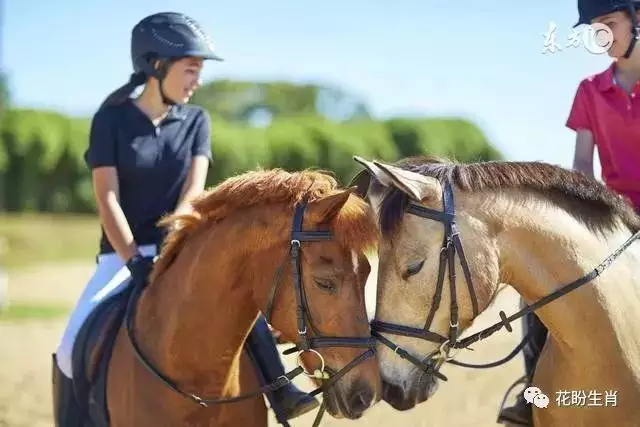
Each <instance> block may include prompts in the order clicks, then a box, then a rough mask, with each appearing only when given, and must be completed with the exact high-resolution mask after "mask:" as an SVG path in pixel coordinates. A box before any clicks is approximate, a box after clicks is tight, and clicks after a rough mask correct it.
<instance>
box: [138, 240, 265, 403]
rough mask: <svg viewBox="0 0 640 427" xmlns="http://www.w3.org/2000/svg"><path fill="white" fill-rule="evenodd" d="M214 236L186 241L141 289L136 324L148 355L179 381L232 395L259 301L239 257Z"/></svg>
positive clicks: (193, 387) (197, 390) (208, 391)
mask: <svg viewBox="0 0 640 427" xmlns="http://www.w3.org/2000/svg"><path fill="white" fill-rule="evenodd" d="M222 241H224V239H219V240H218V242H222ZM215 242H216V239H208V241H203V242H190V244H188V245H186V246H185V247H184V248H183V249H182V250H181V253H180V255H179V256H178V257H177V259H176V260H175V261H174V263H173V265H171V266H170V267H169V268H168V270H166V271H165V272H164V273H163V274H162V275H161V276H160V277H159V278H158V279H157V280H156V282H154V283H153V284H152V286H150V288H149V289H148V290H147V292H146V293H145V294H143V296H142V298H141V300H140V302H139V308H138V312H139V314H138V315H137V321H136V325H135V327H136V333H137V335H138V337H139V340H140V341H141V342H142V348H143V349H144V351H145V352H146V353H147V356H149V358H150V359H151V360H152V361H153V362H154V363H155V364H156V366H157V367H159V368H160V369H161V371H162V372H163V373H164V374H166V375H167V376H168V377H169V378H171V379H172V380H174V382H176V383H177V384H179V385H180V386H181V387H183V388H186V389H187V390H189V391H191V392H195V393H202V394H210V395H214V396H219V395H233V394H235V393H237V389H238V387H239V383H238V374H239V364H240V350H241V348H242V345H243V343H244V340H245V338H246V334H247V331H248V330H249V328H250V326H251V324H252V322H253V321H254V320H255V317H256V314H257V307H256V306H255V304H253V303H252V301H253V295H252V286H251V285H252V283H251V282H247V281H246V280H244V279H245V278H246V276H245V275H244V273H246V271H245V269H243V268H242V267H241V266H240V265H239V262H240V261H239V260H238V257H237V256H234V254H233V253H231V249H230V248H228V247H227V248H222V247H218V248H214V247H213V246H216V243H215ZM205 248H206V257H205V256H204V254H205V253H204V252H201V251H204V250H205ZM205 265H206V267H204V266H205ZM207 272H209V274H207ZM211 272H215V274H210V273H211ZM254 277H255V276H254Z"/></svg>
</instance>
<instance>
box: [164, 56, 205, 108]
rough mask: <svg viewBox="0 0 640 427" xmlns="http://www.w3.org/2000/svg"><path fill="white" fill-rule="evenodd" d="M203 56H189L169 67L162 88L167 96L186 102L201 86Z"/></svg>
mask: <svg viewBox="0 0 640 427" xmlns="http://www.w3.org/2000/svg"><path fill="white" fill-rule="evenodd" d="M202 65H203V60H202V58H194V57H187V58H182V59H180V60H178V61H175V62H174V63H173V64H171V66H170V67H169V70H168V72H167V75H166V77H165V78H164V81H163V84H162V89H163V90H164V94H165V96H166V97H168V98H169V99H171V100H172V101H174V102H177V103H180V104H185V103H187V102H189V99H191V96H193V93H194V92H195V91H196V89H198V88H199V87H200V72H201V71H202Z"/></svg>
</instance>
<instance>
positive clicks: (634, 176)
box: [567, 62, 640, 210]
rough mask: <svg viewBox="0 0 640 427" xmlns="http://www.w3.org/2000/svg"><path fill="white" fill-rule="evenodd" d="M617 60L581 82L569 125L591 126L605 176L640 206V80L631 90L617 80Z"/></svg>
mask: <svg viewBox="0 0 640 427" xmlns="http://www.w3.org/2000/svg"><path fill="white" fill-rule="evenodd" d="M614 64H615V62H614V63H613V64H612V65H611V66H610V67H609V68H607V69H606V70H605V71H603V72H601V73H599V74H596V75H595V76H591V77H589V78H586V79H584V80H583V81H582V82H580V85H579V86H578V90H577V92H576V96H575V98H574V100H573V106H572V107H571V112H570V114H569V118H568V120H567V127H569V128H570V129H573V130H578V129H588V130H590V131H591V133H592V134H593V136H594V139H595V144H596V147H597V149H598V156H599V157H600V164H601V169H602V180H603V181H604V182H605V184H606V185H607V186H608V187H609V188H611V189H613V190H615V191H617V192H618V193H620V194H622V195H624V196H626V197H628V198H629V199H630V200H631V202H632V203H633V204H634V206H635V207H636V210H638V209H640V82H637V83H636V85H635V86H634V87H633V90H632V91H631V93H630V94H627V93H626V92H625V91H624V90H623V89H622V88H620V87H619V86H617V85H616V84H615V83H614V77H613V69H614Z"/></svg>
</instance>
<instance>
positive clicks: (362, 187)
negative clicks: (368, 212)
mask: <svg viewBox="0 0 640 427" xmlns="http://www.w3.org/2000/svg"><path fill="white" fill-rule="evenodd" d="M370 183H371V175H370V174H369V171H368V170H367V169H362V170H361V171H360V172H358V173H357V174H356V175H355V176H354V177H353V179H352V180H351V182H349V187H355V193H356V194H357V195H358V196H360V197H361V198H363V199H364V198H366V197H367V192H368V191H369V184H370Z"/></svg>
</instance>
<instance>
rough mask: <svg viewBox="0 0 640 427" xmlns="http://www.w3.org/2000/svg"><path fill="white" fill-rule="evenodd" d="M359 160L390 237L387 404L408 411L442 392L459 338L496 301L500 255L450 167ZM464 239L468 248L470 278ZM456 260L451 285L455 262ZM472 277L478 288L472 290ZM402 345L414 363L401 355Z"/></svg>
mask: <svg viewBox="0 0 640 427" xmlns="http://www.w3.org/2000/svg"><path fill="white" fill-rule="evenodd" d="M356 160H357V161H358V162H359V163H361V164H363V165H364V166H365V168H366V169H367V171H368V174H365V175H360V176H359V177H358V181H359V183H358V187H359V188H360V189H361V190H360V191H362V189H364V188H366V189H367V196H368V198H369V202H370V204H371V205H372V207H373V208H374V211H375V213H376V216H377V217H378V220H379V224H380V228H381V232H382V238H381V242H380V245H379V253H378V257H379V267H378V295H377V306H376V314H375V319H374V321H373V323H372V326H373V329H374V331H376V332H377V333H379V334H380V335H379V339H380V341H381V343H380V344H379V347H378V360H379V362H380V366H381V374H382V380H383V399H384V400H385V401H386V402H388V403H389V404H391V405H392V406H393V407H394V408H396V409H400V410H406V409H410V408H412V407H413V406H415V405H416V404H418V403H420V402H423V401H425V400H427V399H428V398H429V397H430V396H431V395H432V394H433V393H434V392H435V390H436V388H437V379H436V378H437V377H438V376H441V374H439V367H440V366H441V362H442V361H443V360H444V359H445V358H446V354H447V350H448V345H449V344H450V343H451V342H450V341H451V339H452V333H453V334H455V335H454V336H453V340H454V341H455V339H457V334H459V333H461V332H462V331H463V330H464V329H465V328H467V327H468V326H469V325H470V324H471V322H472V321H473V318H474V317H475V316H476V315H477V314H478V312H479V311H482V310H483V309H484V308H485V307H486V306H487V305H488V303H489V300H490V297H491V296H492V295H494V294H495V290H496V288H497V283H498V271H499V268H498V255H497V251H496V249H495V246H494V245H493V244H492V239H491V236H490V233H491V231H490V230H489V229H488V226H487V224H486V223H485V222H483V221H482V220H480V219H478V218H477V217H476V216H475V215H474V212H475V210H474V206H473V202H472V200H471V199H470V198H468V197H465V194H461V193H460V192H458V191H456V193H455V196H456V199H455V202H454V200H453V195H454V193H453V192H454V190H453V186H448V185H447V184H445V183H447V182H449V181H448V177H447V175H446V173H445V174H443V170H444V169H441V166H443V164H440V163H431V164H425V165H418V164H417V163H412V162H410V161H406V162H404V163H402V164H400V163H399V164H396V165H395V166H393V165H388V164H385V163H381V162H369V161H366V160H363V159H360V158H356ZM367 181H368V182H367ZM366 184H368V185H366ZM445 187H446V188H445ZM445 211H446V212H445ZM454 213H455V225H454V226H453V227H452V226H451V224H452V222H451V219H453V218H454ZM456 233H458V234H456ZM456 238H461V239H462V241H463V242H464V259H465V261H466V265H468V267H469V268H468V270H467V272H465V271H464V270H465V269H466V266H465V267H463V265H462V264H461V260H460V259H461V253H460V251H459V250H460V247H456V241H455V240H456ZM458 243H459V244H460V246H461V242H460V241H458ZM453 248H455V251H456V252H454V253H451V251H452V250H453ZM453 256H455V261H454V266H455V270H454V271H455V280H454V281H453V282H454V283H451V282H452V280H450V271H449V269H448V262H449V260H450V259H451V257H453ZM451 261H453V259H451ZM467 273H468V276H469V279H470V280H469V282H470V283H465V282H467ZM451 290H453V292H454V294H455V301H453V300H452V298H451ZM452 302H454V303H453V305H452ZM390 325H391V326H390ZM397 326H400V328H397ZM426 330H428V331H429V332H426V333H422V331H426ZM417 335H421V338H420V337H417ZM395 345H397V346H398V347H400V348H401V349H404V350H406V351H407V352H408V355H409V358H411V357H413V361H410V360H407V359H406V358H402V357H400V356H399V354H396V353H397V347H395ZM394 350H396V351H394ZM454 351H455V350H454ZM419 365H422V366H419Z"/></svg>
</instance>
